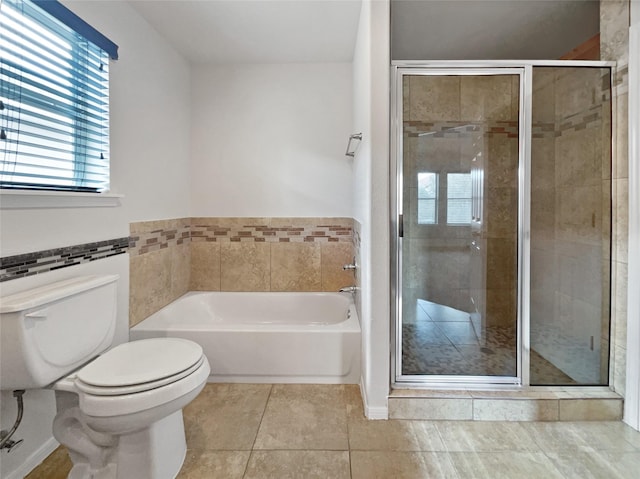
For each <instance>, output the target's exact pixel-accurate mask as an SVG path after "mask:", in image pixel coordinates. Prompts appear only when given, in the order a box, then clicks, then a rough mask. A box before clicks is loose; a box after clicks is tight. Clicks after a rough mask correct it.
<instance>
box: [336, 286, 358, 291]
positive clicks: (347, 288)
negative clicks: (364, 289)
mask: <svg viewBox="0 0 640 479" xmlns="http://www.w3.org/2000/svg"><path fill="white" fill-rule="evenodd" d="M357 289H358V288H357V287H355V286H345V287H344V288H340V292H341V293H355V292H356V290H357Z"/></svg>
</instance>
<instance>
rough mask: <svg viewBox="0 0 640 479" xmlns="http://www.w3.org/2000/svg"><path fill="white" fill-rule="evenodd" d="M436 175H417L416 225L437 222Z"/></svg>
mask: <svg viewBox="0 0 640 479" xmlns="http://www.w3.org/2000/svg"><path fill="white" fill-rule="evenodd" d="M437 202H438V175H436V174H435V173H418V224H419V225H433V224H436V223H437V222H438V208H437Z"/></svg>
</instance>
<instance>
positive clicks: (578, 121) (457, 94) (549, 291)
mask: <svg viewBox="0 0 640 479" xmlns="http://www.w3.org/2000/svg"><path fill="white" fill-rule="evenodd" d="M611 66H612V65H611V64H610V63H607V62H586V61H584V62H583V61H580V62H576V61H571V62H567V61H544V62H543V61H492V62H462V61H451V62H394V64H393V73H394V75H393V85H392V87H393V96H392V115H393V117H392V128H393V129H392V131H393V134H392V175H393V172H395V175H393V176H394V179H393V180H392V182H391V189H392V203H394V202H395V204H392V213H391V222H392V225H393V226H394V227H393V228H392V232H393V233H392V234H393V238H392V240H393V245H394V247H395V248H394V251H395V253H394V254H393V255H392V261H393V265H392V271H393V274H394V278H392V280H393V282H394V283H395V288H394V290H395V294H394V297H393V298H392V300H393V302H394V304H395V320H394V332H395V342H394V343H395V344H394V346H395V350H394V354H393V366H394V367H393V368H392V369H393V371H394V373H393V377H392V381H393V383H394V384H402V385H411V384H415V385H424V384H485V385H523V386H529V385H562V386H569V385H606V384H608V357H609V317H610V311H609V310H610V276H611V267H610V262H611V257H610V250H611Z"/></svg>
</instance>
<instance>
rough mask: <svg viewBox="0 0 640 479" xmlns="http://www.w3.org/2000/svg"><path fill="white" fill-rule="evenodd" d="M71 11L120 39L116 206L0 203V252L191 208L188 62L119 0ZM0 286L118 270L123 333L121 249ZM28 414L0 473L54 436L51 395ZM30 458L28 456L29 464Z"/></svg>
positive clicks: (0, 455) (33, 395) (122, 232)
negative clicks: (9, 206)
mask: <svg viewBox="0 0 640 479" xmlns="http://www.w3.org/2000/svg"><path fill="white" fill-rule="evenodd" d="M64 3H65V5H67V6H68V7H69V8H70V9H72V10H73V11H74V12H75V13H77V14H78V15H79V16H80V17H82V18H83V19H85V20H86V21H87V22H88V23H90V24H91V25H93V26H94V27H96V28H97V29H98V30H100V31H101V32H102V33H104V34H105V35H106V36H107V37H109V38H110V39H111V40H113V41H114V42H115V43H117V44H118V45H119V46H120V60H118V61H116V62H112V63H111V65H110V79H111V82H110V83H111V102H110V105H111V122H110V129H111V185H112V191H113V192H116V193H121V194H124V195H125V197H124V198H123V199H122V201H121V203H122V206H120V207H115V208H67V209H26V210H25V209H21V210H2V211H0V256H3V257H4V256H11V255H15V254H21V253H28V252H35V251H40V250H44V249H50V248H56V247H63V246H70V245H74V244H80V243H86V242H93V241H101V240H107V239H113V238H119V237H123V236H128V235H129V222H132V221H139V220H152V219H163V218H175V217H182V216H188V214H189V194H188V188H189V171H188V167H187V163H188V160H189V120H190V118H189V102H190V92H189V89H190V79H189V67H188V64H187V63H186V61H185V60H183V59H182V58H181V57H180V56H179V55H178V54H177V53H176V52H175V51H173V50H172V49H171V47H169V45H168V44H167V43H166V42H165V41H164V40H163V39H162V37H160V36H159V34H158V33H157V32H156V31H155V30H153V29H152V28H151V27H150V26H149V25H148V24H147V23H146V21H145V20H144V19H142V17H140V16H139V15H138V14H137V13H136V12H135V11H134V10H133V9H132V8H131V7H130V6H129V5H128V4H127V3H126V2H120V1H114V2H108V1H104V2H103V1H96V2H76V1H64ZM115 258H117V259H115V260H114V261H110V260H100V261H95V262H92V263H89V265H90V267H89V266H86V267H84V266H74V267H71V268H65V269H63V270H59V271H58V272H55V273H53V272H52V273H45V274H43V275H37V276H36V277H33V278H32V279H31V280H30V281H23V280H13V281H9V282H6V283H3V284H2V293H3V294H8V293H10V292H12V291H13V290H16V288H23V289H24V288H28V287H32V285H33V283H32V281H36V282H38V281H53V280H56V279H61V278H64V277H69V276H73V275H78V274H83V272H84V274H87V273H86V272H87V271H90V273H91V274H100V273H111V272H115V273H118V274H120V275H121V278H122V279H121V281H120V283H119V291H118V297H119V303H120V304H119V314H118V340H119V341H121V340H123V339H126V337H127V332H128V328H127V326H128V290H129V283H128V255H120V256H117V257H115ZM0 399H1V400H2V410H1V414H0V419H1V425H2V429H8V428H10V427H11V425H12V424H13V421H14V419H15V415H14V414H15V409H13V408H14V399H13V398H12V397H11V393H2V395H1V397H0ZM25 401H26V404H27V410H26V413H25V414H26V417H25V419H24V423H23V425H22V426H21V427H20V428H19V429H18V431H17V433H16V435H15V437H17V438H22V439H24V441H25V442H24V444H23V445H22V446H21V447H20V448H19V449H17V450H15V451H14V452H12V453H10V454H7V453H6V452H0V463H1V469H0V476H1V477H3V478H7V479H9V478H14V477H22V475H21V474H23V473H25V472H28V471H29V470H30V468H31V467H33V466H35V465H37V463H38V462H39V460H41V459H42V458H43V457H42V454H44V455H45V456H46V454H48V452H50V449H51V447H52V446H53V445H55V443H53V442H48V439H50V438H51V421H52V414H53V396H52V394H51V392H50V391H41V392H33V391H29V392H27V394H26V396H25ZM34 461H35V462H34Z"/></svg>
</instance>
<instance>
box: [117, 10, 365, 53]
mask: <svg viewBox="0 0 640 479" xmlns="http://www.w3.org/2000/svg"><path fill="white" fill-rule="evenodd" d="M129 3H130V4H131V5H132V7H133V8H134V9H135V10H136V11H137V12H138V13H140V15H142V16H143V17H144V18H145V19H146V20H147V22H149V23H150V24H151V25H152V26H153V27H154V28H155V29H156V30H157V31H158V32H159V33H160V34H161V35H162V36H163V37H165V38H166V39H167V40H168V41H169V42H170V43H171V44H172V45H173V46H174V47H175V48H176V50H177V51H178V52H180V53H181V54H182V55H183V56H184V57H185V58H186V59H188V60H189V61H190V62H191V63H193V64H231V63H296V62H314V63H315V62H351V61H352V59H353V50H354V47H355V42H356V35H357V30H358V21H359V17H360V7H361V0H200V1H194V0H162V1H160V0H152V1H137V0H129Z"/></svg>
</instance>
